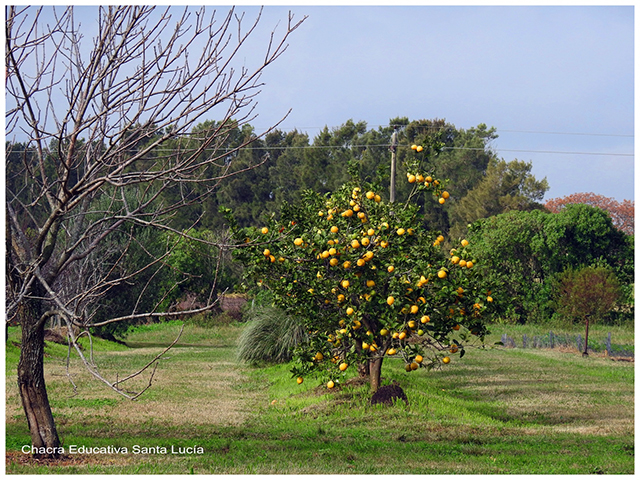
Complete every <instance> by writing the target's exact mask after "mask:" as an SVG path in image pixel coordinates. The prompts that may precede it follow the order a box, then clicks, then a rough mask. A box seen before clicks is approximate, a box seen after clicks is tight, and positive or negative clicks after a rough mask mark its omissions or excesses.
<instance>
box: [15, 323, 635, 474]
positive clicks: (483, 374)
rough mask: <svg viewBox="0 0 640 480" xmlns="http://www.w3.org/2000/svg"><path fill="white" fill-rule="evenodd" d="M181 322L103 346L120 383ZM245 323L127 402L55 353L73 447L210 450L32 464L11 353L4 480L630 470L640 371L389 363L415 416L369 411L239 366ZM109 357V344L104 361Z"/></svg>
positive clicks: (607, 366) (50, 364) (188, 341)
mask: <svg viewBox="0 0 640 480" xmlns="http://www.w3.org/2000/svg"><path fill="white" fill-rule="evenodd" d="M177 329H178V326H177V325H164V326H160V327H153V328H149V329H148V330H145V331H140V332H138V333H136V334H135V335H132V336H131V337H130V341H131V344H132V345H135V348H124V347H118V346H113V345H107V344H105V345H102V344H101V345H100V348H101V349H102V350H103V351H102V352H101V353H100V355H99V356H98V361H99V363H100V365H102V368H103V372H104V373H105V374H108V375H112V376H115V374H116V373H118V374H120V375H121V374H122V373H124V372H126V371H131V370H134V369H135V368H136V367H139V366H140V365H143V364H144V363H145V361H146V360H147V359H149V358H153V357H154V356H155V355H156V354H157V353H158V351H160V350H162V347H161V346H162V345H166V344H167V343H168V342H170V341H171V339H173V338H174V337H175V334H176V332H177ZM240 329H241V328H240V327H236V326H226V327H219V328H216V329H213V330H205V329H199V328H197V327H188V328H187V329H186V330H185V333H184V334H183V337H182V339H181V343H180V344H179V346H178V347H177V348H175V349H174V350H172V351H171V352H170V355H169V358H167V359H166V360H164V361H163V362H162V363H161V365H160V367H159V369H158V373H157V375H156V379H155V382H154V386H153V388H152V389H151V390H149V392H147V394H145V395H144V396H143V397H142V398H141V399H140V400H138V401H136V402H130V401H127V400H124V399H122V398H120V397H119V396H117V395H116V394H115V393H113V392H110V391H108V390H107V389H105V388H104V387H103V386H101V385H99V384H97V383H96V382H95V381H93V380H92V379H91V378H89V376H88V375H87V374H86V372H84V370H83V369H82V368H81V366H80V365H79V364H78V362H77V361H76V362H72V369H71V373H72V375H73V378H74V382H75V383H76V385H77V388H78V395H75V396H73V390H72V389H71V388H70V386H69V382H68V380H67V378H66V376H65V368H64V364H65V361H64V355H65V353H66V349H64V348H63V347H58V346H53V347H49V348H48V355H49V356H48V358H47V381H48V385H49V390H50V397H51V399H52V406H53V409H54V413H55V416H56V421H57V423H58V427H59V431H60V434H61V436H62V437H63V439H64V442H65V445H71V444H76V445H87V446H105V447H106V446H109V445H115V446H117V447H123V446H126V447H128V448H129V450H131V449H132V446H133V445H141V446H145V447H156V446H159V447H162V448H167V449H169V450H170V449H171V448H175V449H180V448H194V446H196V445H197V446H199V447H202V449H203V451H202V453H185V454H176V455H173V454H170V453H169V454H163V453H161V452H160V453H158V452H152V453H141V454H132V453H129V454H127V455H123V454H94V455H70V456H68V457H67V458H66V459H65V460H64V461H60V462H55V463H53V464H37V463H34V462H33V461H29V460H28V459H27V458H26V456H25V455H22V454H21V453H20V452H19V450H20V448H21V445H24V444H28V443H29V438H28V435H27V434H26V432H27V429H26V423H25V421H24V419H23V417H22V412H21V410H20V408H19V399H18V397H17V388H16V387H15V380H14V379H15V374H14V373H13V371H12V370H11V368H13V367H12V365H14V366H15V363H14V362H15V359H16V355H17V352H16V350H13V349H11V348H10V347H8V349H7V380H6V392H7V393H6V397H7V400H6V401H7V410H6V426H7V449H8V460H7V473H22V474H25V473H28V474H38V473H83V474H95V473H114V474H136V473H145V474H159V473H207V474H211V473H214V474H229V473H231V474H247V473H249V474H251V473H260V474H283V473H284V474H293V473H295V474H343V473H360V474H397V473H403V474H406V473H413V474H428V473H467V474H495V473H519V474H523V473H546V474H548V473H554V474H575V473H611V474H613V473H626V474H631V473H633V471H634V419H633V415H634V411H633V406H634V396H633V395H634V391H633V378H634V375H633V373H634V371H633V365H632V364H628V363H623V362H612V361H611V360H607V359H603V358H596V357H594V358H589V359H583V358H582V357H580V356H579V355H574V354H571V353H563V352H560V351H548V350H522V349H513V350H506V349H495V350H489V351H477V350H471V351H469V352H468V353H467V356H466V357H465V358H464V359H463V360H461V361H457V360H454V361H453V362H452V363H451V364H450V365H449V366H447V367H446V368H444V369H442V370H438V371H432V372H422V371H420V372H414V373H412V374H409V375H407V374H405V372H404V369H403V365H401V364H400V363H399V362H393V361H391V362H389V361H387V362H385V366H384V369H383V377H385V378H386V379H387V380H391V379H397V380H398V381H400V382H401V385H402V387H403V388H404V390H405V392H406V393H407V396H408V399H409V405H408V406H406V405H404V404H397V405H395V406H393V407H381V406H370V405H368V397H369V395H368V391H367V386H366V385H359V384H358V383H357V382H356V383H348V382H345V380H347V378H345V379H342V386H341V387H340V388H337V389H335V391H333V392H327V390H326V389H324V388H322V387H318V383H319V382H318V381H317V380H314V379H305V382H304V383H303V384H302V385H297V384H296V382H295V381H294V380H292V379H291V375H290V374H289V373H288V369H289V367H288V366H286V365H277V366H270V367H264V368H250V367H247V366H245V365H241V364H237V363H236V361H235V341H236V338H237V336H238V334H239V332H240ZM106 349H109V350H108V351H107V350H106Z"/></svg>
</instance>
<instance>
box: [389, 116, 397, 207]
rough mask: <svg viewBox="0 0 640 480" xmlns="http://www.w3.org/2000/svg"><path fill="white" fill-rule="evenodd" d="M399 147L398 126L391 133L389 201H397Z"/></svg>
mask: <svg viewBox="0 0 640 480" xmlns="http://www.w3.org/2000/svg"><path fill="white" fill-rule="evenodd" d="M397 149H398V127H393V134H392V135H391V146H390V147H389V150H391V181H390V183H389V202H391V203H393V202H395V201H396V150H397Z"/></svg>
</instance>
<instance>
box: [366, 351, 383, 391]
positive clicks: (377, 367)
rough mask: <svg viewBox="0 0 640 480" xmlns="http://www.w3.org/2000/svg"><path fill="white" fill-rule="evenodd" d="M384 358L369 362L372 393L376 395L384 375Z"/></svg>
mask: <svg viewBox="0 0 640 480" xmlns="http://www.w3.org/2000/svg"><path fill="white" fill-rule="evenodd" d="M382 360H383V359H382V357H379V358H373V359H371V361H370V362H369V385H370V387H371V393H375V392H377V391H378V389H379V388H380V374H381V373H382Z"/></svg>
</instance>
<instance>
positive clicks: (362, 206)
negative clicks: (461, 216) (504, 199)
mask: <svg viewBox="0 0 640 480" xmlns="http://www.w3.org/2000/svg"><path fill="white" fill-rule="evenodd" d="M412 149H413V154H412V155H411V158H410V159H409V161H408V162H407V168H408V171H409V172H410V173H408V174H407V181H408V182H410V183H412V184H413V190H412V194H411V195H410V196H409V200H408V201H407V202H406V203H398V202H395V203H389V202H385V201H383V199H382V198H381V196H380V193H379V191H380V186H379V185H374V184H368V183H365V182H361V181H360V180H359V178H358V174H357V169H356V167H354V166H353V165H350V167H349V169H350V174H351V177H352V179H351V181H349V182H347V183H346V184H344V185H343V186H342V187H341V188H340V189H339V190H338V191H336V192H334V193H332V194H328V195H326V196H322V195H320V194H317V193H314V192H309V191H307V192H305V193H304V195H303V201H302V202H301V203H300V204H298V205H292V204H285V205H283V207H282V211H281V214H280V217H279V218H278V219H276V218H275V217H272V218H271V219H270V220H269V221H268V222H265V224H264V225H262V226H259V227H249V228H237V227H236V226H233V219H232V218H231V216H230V217H229V218H230V220H231V223H232V231H233V232H234V235H235V238H236V240H237V241H238V242H239V243H243V244H244V248H240V249H237V250H236V252H235V255H236V256H237V257H238V258H239V259H240V260H241V261H243V262H244V264H245V267H246V275H247V278H249V279H251V280H252V281H255V282H256V284H257V285H258V286H259V287H261V288H268V289H269V290H270V291H271V292H272V295H273V298H274V301H275V303H276V305H277V306H279V307H281V308H282V309H283V310H285V311H286V312H287V313H289V314H292V315H295V316H296V317H297V318H299V319H300V321H301V322H304V325H305V328H306V330H307V331H308V341H307V342H305V343H304V344H303V345H300V346H299V347H298V348H297V349H296V351H295V355H294V358H295V360H296V364H295V366H294V367H293V369H292V373H293V377H294V378H296V377H297V381H298V383H302V381H303V378H304V377H305V376H306V375H309V374H316V375H318V374H319V375H320V376H321V377H322V378H323V381H326V382H327V387H328V388H333V387H334V386H335V385H336V384H337V383H339V382H340V380H341V379H343V378H344V375H345V374H346V371H347V370H348V369H349V368H351V367H354V368H357V369H358V371H359V373H360V374H363V375H366V374H368V375H369V377H370V385H371V390H372V391H375V390H377V389H378V387H379V386H380V372H381V367H382V362H383V359H385V358H397V359H402V361H403V362H404V363H405V368H406V370H407V372H410V371H412V370H417V369H419V368H433V367H435V366H438V365H441V364H447V363H449V362H450V361H451V357H452V356H459V357H462V356H463V355H464V353H465V347H468V346H470V345H472V344H476V345H477V344H481V343H482V340H483V338H484V335H485V334H486V333H487V331H486V327H485V319H486V316H487V313H488V312H487V310H488V307H489V306H490V303H491V302H492V298H491V297H490V296H489V295H490V294H491V292H490V291H488V289H487V287H486V286H483V285H482V277H481V275H480V273H479V271H478V270H477V269H475V268H474V265H475V264H476V260H475V259H474V258H473V256H472V253H471V250H470V248H471V246H470V245H469V243H468V242H467V241H466V240H464V239H462V240H459V239H458V240H456V244H457V246H456V248H453V249H451V250H449V251H445V249H444V246H443V242H444V237H443V236H442V235H441V234H440V232H434V231H429V230H427V229H425V228H424V227H423V225H422V222H421V221H420V214H419V208H418V207H417V206H415V205H414V204H413V203H412V202H411V198H412V197H413V195H414V194H415V193H417V192H419V191H423V190H430V191H432V192H433V194H434V195H435V196H436V198H437V199H438V201H439V203H440V204H443V203H444V202H446V201H447V199H448V198H449V192H447V191H446V190H445V184H446V182H445V181H443V180H440V179H438V178H436V176H435V175H434V173H433V172H427V171H423V168H424V167H423V166H424V165H425V164H426V161H425V160H426V155H425V154H426V153H427V150H428V151H429V152H431V151H432V149H430V148H429V149H423V148H422V147H421V146H415V145H414V146H412ZM422 152H424V153H422Z"/></svg>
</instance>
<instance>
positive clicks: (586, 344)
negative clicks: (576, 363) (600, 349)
mask: <svg viewBox="0 0 640 480" xmlns="http://www.w3.org/2000/svg"><path fill="white" fill-rule="evenodd" d="M585 325H586V329H585V332H584V351H583V352H582V356H583V357H588V356H589V315H587V316H585Z"/></svg>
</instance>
